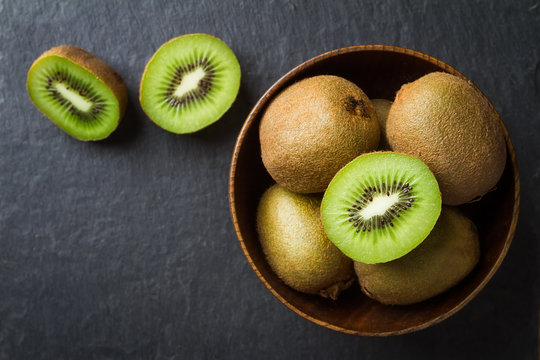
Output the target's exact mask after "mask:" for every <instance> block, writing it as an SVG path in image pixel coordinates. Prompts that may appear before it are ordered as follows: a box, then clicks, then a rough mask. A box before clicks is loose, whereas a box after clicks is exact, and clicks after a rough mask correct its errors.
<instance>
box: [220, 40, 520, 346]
mask: <svg viewBox="0 0 540 360" xmlns="http://www.w3.org/2000/svg"><path fill="white" fill-rule="evenodd" d="M433 71H445V72H448V73H450V74H454V75H457V76H459V77H462V78H464V79H466V78H465V76H463V75H462V74H461V73H459V72H458V71H457V70H455V69H453V68H452V67H450V66H449V65H447V64H445V63H443V62H442V61H440V60H437V59H435V58H433V57H431V56H428V55H425V54H422V53H419V52H416V51H413V50H409V49H405V48H400V47H395V46H384V45H362V46H352V47H347V48H343V49H338V50H334V51H330V52H327V53H325V54H322V55H319V56H316V57H315V58H313V59H311V60H308V61H306V62H304V63H303V64H301V65H299V66H297V67H296V68H294V69H293V70H291V71H289V72H288V73H287V74H286V75H285V76H283V77H282V78H281V79H279V80H278V81H277V82H276V83H275V84H274V85H272V87H271V88H270V89H269V90H268V91H267V92H266V93H265V94H264V95H263V96H262V97H261V99H260V100H259V101H258V102H257V104H256V105H255V107H254V108H253V110H252V111H251V113H250V114H249V116H248V118H247V120H246V122H245V124H244V126H243V127H242V130H241V132H240V135H239V136H238V140H237V142H236V146H235V148H234V154H233V158H232V164H231V170H230V178H229V201H230V208H231V213H232V218H233V223H234V227H235V230H236V234H237V236H238V240H239V241H240V246H241V247H242V250H243V251H244V254H245V255H246V258H247V260H248V262H249V263H250V264H251V267H252V268H253V270H254V271H255V273H256V274H257V276H258V277H259V279H260V280H261V281H262V282H263V283H264V285H266V287H267V288H268V290H270V292H272V294H274V296H276V297H277V298H278V299H279V300H280V301H281V302H282V303H283V304H285V305H286V306H287V307H289V308H290V309H291V310H293V311H294V312H296V313H297V314H299V315H301V316H303V317H304V318H306V319H308V320H311V321H313V322H314V323H317V324H319V325H322V326H326V327H328V328H330V329H333V330H337V331H342V332H345V333H350V334H357V335H364V336H387V335H397V334H404V333H408V332H412V331H416V330H419V329H423V328H426V327H428V326H430V325H433V324H436V323H438V322H440V321H442V320H444V319H446V318H448V317H449V316H451V315H452V314H454V313H456V312H457V311H458V310H459V309H461V308H463V307H464V306H465V304H467V303H468V302H469V301H471V299H472V298H473V297H474V296H475V295H476V294H477V293H478V292H479V291H480V290H481V289H482V288H483V287H484V286H485V285H486V283H487V282H488V281H489V279H490V278H491V277H492V276H493V274H494V273H495V271H496V270H497V268H498V267H499V265H500V264H501V262H502V260H503V258H504V256H505V255H506V252H507V251H508V248H509V246H510V243H511V241H512V237H513V235H514V231H515V228H516V223H517V218H518V211H519V173H518V168H517V162H516V156H515V153H514V148H513V147H512V143H511V141H510V137H509V136H508V132H507V130H506V128H505V127H504V124H503V123H502V121H501V125H502V126H503V128H504V135H505V138H506V144H507V148H508V157H507V161H506V168H505V170H504V174H503V175H502V178H501V180H500V181H499V184H498V185H497V188H496V190H494V191H492V192H490V193H488V194H487V195H486V196H484V198H482V200H481V201H479V202H476V203H472V204H468V205H465V206H461V209H462V210H463V211H464V212H465V213H466V215H467V216H469V217H470V218H471V219H472V220H473V221H474V222H475V223H476V225H477V227H478V230H479V233H480V243H481V257H480V262H479V263H478V265H477V266H476V268H475V269H474V270H473V272H472V273H471V274H470V275H469V276H467V278H465V279H464V280H463V281H461V282H460V283H459V284H458V285H456V286H455V287H453V288H452V289H450V290H449V291H447V292H445V293H443V294H441V295H439V296H436V297H434V298H432V299H429V300H427V301H424V302H421V303H418V304H415V305H409V306H387V305H383V304H380V303H378V302H376V301H374V300H371V299H369V298H368V297H366V296H365V295H364V294H363V293H362V292H361V291H360V287H359V286H358V285H357V284H355V285H354V286H353V287H352V288H351V289H348V290H346V291H344V292H343V293H342V294H341V295H340V298H339V299H338V300H337V301H332V300H327V299H323V298H321V297H319V296H315V295H307V294H303V293H300V292H297V291H295V290H293V289H291V288H290V287H288V286H287V285H285V284H284V283H283V282H281V280H280V279H279V278H278V277H277V276H276V275H275V274H274V272H273V271H272V269H271V268H270V267H269V265H268V263H267V262H266V259H265V256H264V254H263V252H262V250H261V246H260V244H259V240H258V237H257V232H256V224H255V214H256V209H257V204H258V202H259V199H260V197H261V195H262V193H263V191H264V190H265V189H267V188H268V187H269V186H270V185H271V184H273V183H274V182H273V180H272V179H271V177H270V176H269V175H268V173H267V172H266V170H265V168H264V166H263V163H262V160H261V154H260V143H259V122H260V119H261V116H262V114H263V113H264V110H265V108H266V106H267V105H268V103H269V102H270V100H272V98H273V97H274V96H276V94H278V93H279V92H280V91H282V90H283V89H285V88H286V87H287V86H288V85H290V84H291V83H293V82H295V81H298V80H300V79H302V78H306V77H309V76H314V75H321V74H333V75H338V76H342V77H344V78H346V79H349V80H350V81H352V82H354V83H356V84H357V85H358V86H359V87H360V88H362V89H363V90H364V91H365V92H366V94H367V95H368V96H369V97H370V98H385V99H389V100H393V99H394V96H395V94H396V92H397V91H398V90H399V88H400V87H401V85H403V84H405V83H407V82H410V81H413V80H415V79H418V78H419V77H421V76H423V75H425V74H427V73H430V72H433ZM493 111H494V112H496V111H495V109H493ZM497 116H498V115H497Z"/></svg>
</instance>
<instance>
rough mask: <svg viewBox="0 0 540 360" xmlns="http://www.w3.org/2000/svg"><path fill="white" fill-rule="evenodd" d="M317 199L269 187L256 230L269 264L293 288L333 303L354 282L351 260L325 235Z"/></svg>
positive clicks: (262, 203) (258, 213) (260, 203)
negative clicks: (330, 300) (327, 299)
mask: <svg viewBox="0 0 540 360" xmlns="http://www.w3.org/2000/svg"><path fill="white" fill-rule="evenodd" d="M320 204H321V198H320V196H314V195H302V194H297V193H293V192H291V191H289V190H287V189H286V188H284V187H282V186H280V185H274V186H272V187H270V188H269V189H267V190H266V191H265V193H264V194H263V196H262V198H261V200H260V202H259V206H258V209H257V231H258V234H259V241H260V243H261V247H262V250H263V252H264V254H265V256H266V260H267V261H268V264H269V265H270V267H271V268H272V270H273V271H274V272H275V273H276V275H277V276H278V277H279V278H280V279H281V280H282V281H283V282H284V283H285V284H287V285H288V286H290V287H292V288H293V289H295V290H297V291H300V292H303V293H307V294H314V295H320V296H322V297H326V298H331V299H336V298H337V296H338V294H339V293H340V292H341V291H343V290H345V289H347V288H348V287H349V286H351V285H352V283H353V282H354V279H355V276H354V269H353V265H352V260H351V259H349V258H348V257H346V256H345V255H344V254H343V253H341V251H339V249H338V248H337V247H335V246H334V245H333V244H332V242H330V240H329V239H328V237H327V236H326V233H325V232H324V228H323V225H322V222H321V219H320V213H319V211H320Z"/></svg>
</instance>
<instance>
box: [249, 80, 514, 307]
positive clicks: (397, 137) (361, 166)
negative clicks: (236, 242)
mask: <svg viewBox="0 0 540 360" xmlns="http://www.w3.org/2000/svg"><path fill="white" fill-rule="evenodd" d="M259 139H260V145H261V147H260V149H261V157H262V162H263V164H264V166H265V168H266V170H267V171H268V173H269V174H270V176H271V177H272V178H273V180H274V181H275V184H274V185H272V186H271V187H270V188H269V189H267V190H266V191H265V192H264V194H263V195H262V197H261V199H260V201H259V206H258V209H257V231H258V234H259V240H260V244H261V248H262V251H263V253H264V254H265V256H266V259H267V262H268V264H269V265H270V267H271V268H272V269H273V271H274V272H275V273H276V275H277V276H278V277H279V278H280V279H281V280H282V281H283V282H284V283H285V284H287V285H288V286H290V287H291V288H293V289H295V290H297V291H299V292H303V293H307V294H316V295H320V296H323V297H326V298H331V299H336V298H337V297H338V295H339V293H340V292H341V291H344V290H346V289H347V288H349V287H350V286H351V285H352V284H355V283H357V284H359V286H360V287H361V289H362V291H363V293H364V294H365V295H367V296H368V297H369V298H372V299H374V300H376V301H379V302H381V303H383V304H388V305H401V306H405V305H409V304H414V303H418V302H421V301H425V300H427V299H430V298H432V297H435V296H437V295H439V294H441V293H443V292H445V291H447V290H448V289H450V288H451V287H453V286H455V285H456V284H458V283H459V282H460V281H462V280H463V279H464V278H466V277H467V276H468V275H469V274H470V273H471V271H473V269H474V268H475V266H476V264H477V263H478V261H479V258H480V251H481V249H480V242H479V233H478V230H477V228H476V226H475V224H474V223H473V221H472V220H471V219H469V218H467V217H466V216H465V215H464V214H463V213H462V211H461V210H460V209H459V207H458V206H459V205H462V204H466V203H469V202H473V201H479V199H481V198H482V196H484V195H485V194H486V193H487V192H489V191H491V190H492V189H494V187H495V186H496V184H497V182H498V181H499V179H500V177H501V175H502V172H503V170H504V166H505V162H506V142H505V139H504V135H503V129H502V126H501V124H500V121H499V119H498V117H497V115H496V113H495V112H494V111H493V109H492V107H491V105H490V104H489V103H488V101H487V100H486V99H485V97H484V96H483V95H482V94H481V93H480V92H479V91H478V89H476V88H475V87H474V86H473V85H472V84H470V83H469V82H468V81H466V80H464V79H462V78H460V77H457V76H454V75H451V74H448V73H443V72H432V73H428V74H425V75H424V76H421V77H419V78H418V79H416V80H414V81H412V82H410V83H407V84H403V85H402V86H401V88H400V89H399V91H398V92H397V93H396V94H395V98H393V99H370V98H368V96H367V95H366V94H365V93H364V91H362V89H360V88H359V87H358V86H357V85H356V84H354V83H353V82H351V81H349V80H347V79H345V78H343V77H339V76H335V75H317V76H312V77H307V78H304V79H301V80H299V81H297V82H295V83H293V84H291V85H289V86H288V87H286V88H285V89H284V90H282V91H281V92H279V93H278V94H277V95H276V96H275V97H274V98H273V99H272V100H271V101H270V103H269V105H268V106H267V108H266V109H265V110H264V112H263V114H262V117H261V122H260V126H259Z"/></svg>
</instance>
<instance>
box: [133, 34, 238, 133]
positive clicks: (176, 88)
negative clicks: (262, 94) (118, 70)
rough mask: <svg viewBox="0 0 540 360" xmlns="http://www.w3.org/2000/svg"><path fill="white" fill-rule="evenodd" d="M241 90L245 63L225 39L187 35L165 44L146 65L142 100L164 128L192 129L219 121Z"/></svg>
mask: <svg viewBox="0 0 540 360" xmlns="http://www.w3.org/2000/svg"><path fill="white" fill-rule="evenodd" d="M239 88H240V64H239V63H238V60H237V59H236V56H235V55H234V53H233V52H232V50H231V49H230V48H229V47H228V46H227V44H225V43H224V42H223V41H221V40H220V39H217V38H215V37H213V36H210V35H207V34H190V35H184V36H180V37H177V38H174V39H172V40H169V41H168V42H166V43H165V44H163V45H162V46H161V47H160V48H159V49H158V50H157V51H156V52H155V54H154V55H153V56H152V58H151V59H150V60H149V61H148V63H147V64H146V68H145V69H144V73H143V75H142V78H141V84H140V90H139V99H140V102H141V106H142V108H143V110H144V112H145V113H146V115H148V117H149V118H150V119H151V120H152V121H153V122H155V123H156V124H157V125H159V126H160V127H162V128H163V129H165V130H167V131H170V132H173V133H176V134H184V133H192V132H195V131H198V130H200V129H202V128H204V127H206V126H208V125H210V124H212V123H214V122H216V121H217V120H219V119H220V118H221V116H223V114H224V113H225V112H226V111H227V110H228V109H229V108H230V107H231V105H232V103H233V102H234V100H235V99H236V95H237V94H238V90H239Z"/></svg>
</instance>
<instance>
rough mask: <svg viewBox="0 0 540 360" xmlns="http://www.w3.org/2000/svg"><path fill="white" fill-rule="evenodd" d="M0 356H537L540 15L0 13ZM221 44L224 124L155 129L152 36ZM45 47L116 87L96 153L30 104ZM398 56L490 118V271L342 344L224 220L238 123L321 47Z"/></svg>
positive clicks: (369, 8) (170, 8)
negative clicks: (207, 38)
mask: <svg viewBox="0 0 540 360" xmlns="http://www.w3.org/2000/svg"><path fill="white" fill-rule="evenodd" d="M0 24H1V25H0V29H1V31H0V59H1V61H0V64H1V65H0V66H1V72H0V118H1V121H0V137H1V140H0V359H128V358H129V359H191V358H193V359H203V358H205V359H206V358H237V359H273V358H294V359H296V358H306V359H308V358H320V359H344V358H355V359H360V358H361V359H398V358H399V359H433V358H437V359H466V358H474V359H488V358H491V359H495V358H497V359H510V358H512V359H535V358H537V347H538V344H537V336H538V329H537V323H538V291H537V290H536V289H537V288H538V285H539V282H538V280H537V279H538V275H539V271H538V267H539V266H538V265H539V262H538V260H539V256H538V255H539V245H538V243H539V240H540V237H539V234H540V232H539V231H538V229H537V228H535V227H534V226H538V220H537V218H538V216H539V215H540V213H539V209H540V207H539V203H540V196H539V195H538V192H534V188H535V185H538V183H539V181H540V164H539V160H538V159H539V158H540V146H539V141H538V138H537V137H538V134H539V131H540V117H539V112H540V70H539V68H540V3H539V2H538V1H512V0H509V1H452V2H447V1H427V0H426V1H377V2H367V1H343V2H339V3H337V2H336V3H332V2H322V1H321V2H309V1H240V0H238V1H210V0H204V1H202V0H201V1H177V2H172V1H171V2H166V1H147V2H143V1H105V0H104V1H99V2H98V1H84V2H83V1H73V2H72V1H67V0H66V1H35V2H34V1H9V2H8V1H0ZM193 32H206V33H210V34H213V35H216V36H218V37H220V38H222V39H223V40H225V41H226V42H227V43H228V44H229V45H230V46H231V48H232V49H233V50H234V51H235V52H236V54H237V56H238V58H239V61H240V64H241V66H242V70H243V80H242V87H241V90H240V94H239V97H238V99H237V101H236V103H235V105H234V106H233V107H232V109H231V110H230V111H229V112H228V113H227V114H226V115H225V117H224V118H223V119H222V120H221V121H220V122H218V123H216V124H215V125H213V126H211V127H210V128H208V129H206V130H204V131H201V132H200V133H197V134H195V135H189V136H175V135H173V134H169V133H167V132H165V131H163V130H161V129H160V128H158V127H157V126H155V125H153V124H152V123H151V122H150V121H149V120H148V119H147V118H146V117H145V116H144V114H143V113H142V111H141V108H140V106H139V104H138V100H137V98H138V84H139V77H140V75H141V73H142V70H143V68H144V65H145V63H146V61H147V60H148V59H149V57H150V56H151V55H152V53H153V52H154V51H155V50H156V49H157V48H158V47H159V45H160V44H161V43H163V42H165V41H166V40H168V39H169V38H172V37H175V36H178V35H181V34H185V33H193ZM62 43H67V44H73V45H78V46H81V47H84V48H86V49H88V50H90V51H91V52H93V53H94V54H95V55H97V56H99V57H100V58H102V59H103V60H105V61H106V62H108V63H109V64H110V65H112V66H113V67H114V68H115V69H116V70H117V71H118V72H119V73H120V74H121V75H122V76H123V77H124V79H125V80H126V82H127V85H128V87H129V96H130V102H129V106H128V109H127V114H126V116H125V119H124V121H123V123H122V125H121V126H120V128H119V129H118V130H117V132H116V133H115V134H114V135H113V136H112V137H111V138H110V139H108V140H106V141H103V142H100V143H90V144H89V143H82V142H79V141H77V140H74V139H72V138H70V137H69V136H67V135H66V134H64V133H63V132H62V131H61V130H59V129H58V128H57V127H56V126H54V125H53V124H52V123H51V122H50V121H48V120H47V119H46V118H44V117H43V116H42V115H41V114H40V113H39V112H38V111H37V110H36V109H35V108H34V107H33V105H32V104H31V103H30V100H29V99H28V96H27V94H26V89H25V80H26V72H27V70H28V69H29V67H30V64H31V63H32V61H33V60H34V59H35V58H36V57H37V56H39V54H40V53H42V52H43V51H45V50H46V49H48V48H49V47H52V46H54V45H59V44H62ZM367 43H382V44H393V45H401V46H405V47H410V48H413V49H415V50H419V51H422V52H425V53H428V54H430V55H432V56H435V57H437V58H439V59H441V60H443V61H445V62H447V63H449V64H450V65H452V66H454V67H456V68H457V69H458V70H459V71H461V72H462V73H464V74H465V75H466V76H468V77H469V78H470V79H472V80H473V81H474V82H475V83H476V84H477V85H478V86H479V87H480V88H481V89H482V90H483V91H484V93H485V94H486V95H487V96H488V98H489V99H490V100H491V101H492V103H493V104H494V106H495V108H496V109H497V110H498V111H499V112H500V114H501V116H502V118H503V120H504V121H505V123H506V126H507V127H508V129H509V132H510V134H511V137H512V139H513V141H514V146H515V148H516V152H517V156H518V160H519V165H520V170H521V179H522V183H521V185H522V206H521V215H520V222H519V225H518V229H517V233H516V236H515V239H514V243H513V245H512V247H511V249H510V251H509V253H508V255H507V258H506V259H505V261H504V263H503V265H502V267H501V268H500V270H499V271H498V272H497V274H496V275H495V276H494V278H493V279H492V281H491V282H490V283H489V284H488V285H487V286H486V288H485V289H484V290H483V291H482V292H481V293H480V294H479V295H478V296H477V297H476V298H475V299H474V300H473V301H472V302H471V303H470V304H469V305H467V306H466V307H465V308H464V309H463V310H462V311H460V312H458V313H457V314H456V315H454V316H453V317H451V318H450V319H448V320H446V321H444V322H443V323H441V324H438V325H436V326H434V327H432V328H429V329H426V330H423V331H420V332H418V333H414V334H409V335H404V336H399V337H391V338H362V337H355V336H351V335H344V334H341V333H337V332H334V331H331V330H328V329H326V328H323V327H320V326H318V325H315V324H313V323H311V322H309V321H307V320H304V319H303V318H301V317H299V316H298V315H296V314H294V313H293V312H292V311H290V310H288V309H287V308H286V307H285V306H283V305H282V304H281V303H280V302H279V301H278V300H277V299H275V298H274V297H273V296H272V295H271V294H270V293H269V292H268V291H267V290H266V288H265V287H264V286H263V285H262V283H260V281H259V280H258V279H257V277H256V276H255V274H254V273H253V271H252V270H251V268H250V267H249V265H248V263H247V261H246V260H245V258H244V256H243V254H242V252H241V250H240V247H239V246H238V243H237V240H236V237H235V234H234V230H233V226H232V223H231V219H230V215H229V208H228V198H227V177H228V169H229V163H230V158H231V154H232V149H233V146H234V142H235V138H236V136H237V134H238V132H239V130H240V127H241V125H242V123H243V121H244V119H245V117H246V116H247V114H248V112H249V109H250V108H251V107H252V106H253V105H254V103H255V102H256V100H257V99H258V98H259V96H260V95H262V93H263V92H264V91H265V90H266V89H267V88H268V87H269V86H270V85H271V84H272V83H273V82H274V81H275V80H277V79H278V78H279V77H280V76H281V75H282V74H284V73H285V72H286V71H288V70H289V69H291V68H292V67H294V66H295V65H297V64H299V63H300V62H302V61H304V60H306V59H308V58H310V57H312V56H314V55H317V54H319V53H321V52H324V51H327V50H331V49H334V48H338V47H342V46H347V45H354V44H367Z"/></svg>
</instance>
